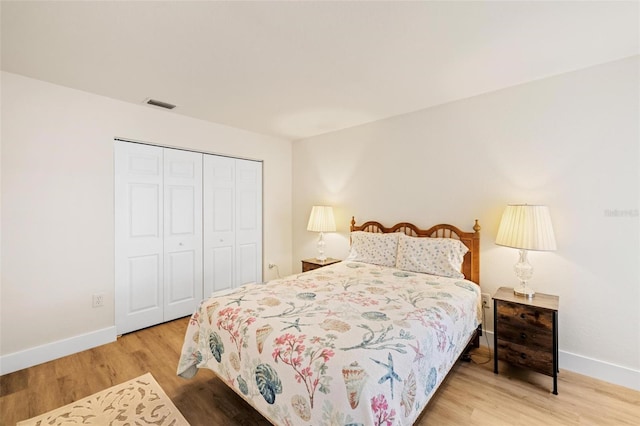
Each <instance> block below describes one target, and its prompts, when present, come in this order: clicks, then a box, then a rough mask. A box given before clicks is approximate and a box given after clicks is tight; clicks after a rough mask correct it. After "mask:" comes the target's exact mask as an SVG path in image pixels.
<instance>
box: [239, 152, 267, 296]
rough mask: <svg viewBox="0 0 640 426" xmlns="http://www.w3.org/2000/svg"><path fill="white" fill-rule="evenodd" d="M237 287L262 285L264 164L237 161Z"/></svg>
mask: <svg viewBox="0 0 640 426" xmlns="http://www.w3.org/2000/svg"><path fill="white" fill-rule="evenodd" d="M235 161H236V200H237V201H236V263H235V268H236V282H235V285H236V286H240V285H243V284H247V283H252V282H253V283H255V282H262V163H260V162H257V161H250V160H239V159H236V160H235Z"/></svg>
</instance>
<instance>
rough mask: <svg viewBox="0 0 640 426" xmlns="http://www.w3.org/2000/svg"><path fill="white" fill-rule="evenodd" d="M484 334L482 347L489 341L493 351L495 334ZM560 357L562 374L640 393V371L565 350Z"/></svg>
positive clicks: (481, 341)
mask: <svg viewBox="0 0 640 426" xmlns="http://www.w3.org/2000/svg"><path fill="white" fill-rule="evenodd" d="M483 334H486V335H487V337H488V339H485V337H484V335H483V336H482V337H480V345H482V346H484V347H486V346H487V340H488V342H489V348H490V349H491V350H493V332H492V331H486V330H484V331H483ZM559 356H560V359H559V364H560V373H561V374H562V370H569V371H573V372H574V373H578V374H583V375H585V376H589V377H593V378H594V379H598V380H603V381H605V382H609V383H613V384H616V385H620V386H624V387H626V388H630V389H634V390H637V391H640V371H637V370H633V369H631V368H627V367H622V366H620V365H616V364H611V363H608V362H605V361H600V360H597V359H593V358H589V357H586V356H583V355H578V354H574V353H571V352H566V351H563V350H561V351H560V354H559Z"/></svg>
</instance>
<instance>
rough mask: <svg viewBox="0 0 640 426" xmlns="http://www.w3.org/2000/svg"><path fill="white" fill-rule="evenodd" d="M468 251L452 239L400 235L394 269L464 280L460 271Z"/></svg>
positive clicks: (459, 242)
mask: <svg viewBox="0 0 640 426" xmlns="http://www.w3.org/2000/svg"><path fill="white" fill-rule="evenodd" d="M468 251H469V249H468V248H467V246H465V245H464V244H463V243H462V242H461V241H459V240H455V239H453V238H416V237H409V236H407V235H404V234H402V235H400V240H399V242H398V256H397V259H396V265H395V266H396V268H398V269H402V270H404V271H411V272H422V273H425V274H431V275H438V276H441V277H449V278H464V275H463V274H462V272H460V270H461V269H462V261H463V260H464V255H465V254H466V253H467V252H468Z"/></svg>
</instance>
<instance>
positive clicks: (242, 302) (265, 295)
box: [178, 261, 481, 426]
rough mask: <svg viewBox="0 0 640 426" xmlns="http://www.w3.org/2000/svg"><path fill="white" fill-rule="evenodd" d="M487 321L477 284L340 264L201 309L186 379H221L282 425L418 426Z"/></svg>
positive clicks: (187, 353)
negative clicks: (202, 373) (205, 374)
mask: <svg viewBox="0 0 640 426" xmlns="http://www.w3.org/2000/svg"><path fill="white" fill-rule="evenodd" d="M480 313H481V311H480V288H479V287H478V286H477V285H475V284H473V283H471V282H469V281H465V280H460V279H454V278H444V277H437V276H433V275H426V274H420V273H414V272H405V271H400V270H398V269H394V268H387V267H382V266H376V265H371V264H365V263H359V262H347V261H345V262H340V263H337V264H334V265H330V266H326V267H324V268H319V269H316V270H313V271H310V272H306V273H303V274H298V275H292V276H289V277H286V278H282V279H278V280H274V281H270V282H268V283H266V284H251V285H246V286H243V287H240V288H238V289H236V290H235V291H234V292H233V293H231V294H227V295H224V296H219V297H212V298H210V299H208V300H204V301H203V302H202V303H201V305H200V307H199V308H198V309H197V310H196V312H194V314H193V315H192V317H191V319H190V321H189V326H188V328H187V331H186V336H185V340H184V345H183V348H182V353H181V357H180V361H179V365H178V374H179V375H181V376H183V377H186V378H189V377H192V376H193V375H194V374H195V373H196V372H197V369H198V368H209V369H211V370H213V371H214V372H215V373H216V374H217V375H218V376H219V377H220V378H222V379H223V380H225V381H226V383H227V385H228V386H230V387H231V388H233V389H234V390H235V391H236V392H237V393H238V394H239V395H241V396H243V397H244V398H245V399H246V400H247V401H249V403H251V404H252V405H253V406H254V407H255V408H256V409H257V410H258V411H259V412H260V413H262V414H263V415H264V416H265V417H266V418H267V419H269V420H270V421H271V422H272V423H274V424H278V425H297V424H313V425H347V424H356V425H388V426H390V425H411V424H413V422H414V421H415V420H416V418H417V416H418V415H419V414H420V413H421V411H422V409H423V408H424V407H425V406H426V404H427V402H428V401H429V400H430V399H431V397H432V396H433V393H434V392H435V391H436V389H437V388H438V386H439V384H440V383H441V382H442V380H443V379H444V377H445V375H446V374H447V372H448V371H449V370H450V368H451V366H452V365H453V364H454V363H455V361H456V360H457V359H458V357H459V355H460V354H461V353H462V351H463V350H464V347H465V346H466V343H467V342H468V340H469V337H470V336H471V335H472V333H473V331H474V330H475V329H476V327H477V326H478V324H479V315H480Z"/></svg>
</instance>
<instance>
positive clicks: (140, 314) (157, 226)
mask: <svg viewBox="0 0 640 426" xmlns="http://www.w3.org/2000/svg"><path fill="white" fill-rule="evenodd" d="M115 218H116V219H115V234H116V235H115V237H116V238H115V314H116V328H117V332H118V333H119V334H122V333H128V332H130V331H134V330H138V329H141V328H144V327H148V326H151V325H154V324H158V323H161V322H164V321H170V320H172V319H175V318H180V317H183V316H187V315H190V314H191V313H192V312H193V311H194V309H195V308H196V306H197V305H198V303H200V301H201V300H202V154H200V153H194V152H187V151H180V150H175V149H168V148H161V147H155V146H149V145H142V144H136V143H129V142H122V141H116V142H115Z"/></svg>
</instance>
